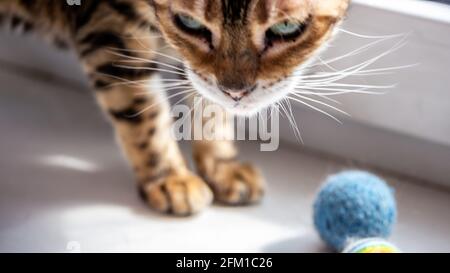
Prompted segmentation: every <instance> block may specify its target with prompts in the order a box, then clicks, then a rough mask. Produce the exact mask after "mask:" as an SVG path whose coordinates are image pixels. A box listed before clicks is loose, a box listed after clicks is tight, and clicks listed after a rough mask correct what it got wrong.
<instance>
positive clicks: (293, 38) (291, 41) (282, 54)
mask: <svg viewBox="0 0 450 273" xmlns="http://www.w3.org/2000/svg"><path fill="white" fill-rule="evenodd" d="M154 1H155V9H156V15H157V17H158V20H159V23H160V27H161V31H162V32H163V34H164V36H165V37H166V40H167V41H168V42H169V43H170V44H171V45H173V46H174V47H175V48H176V49H177V50H178V51H179V53H180V54H181V55H182V56H183V57H184V59H185V61H186V67H187V73H188V77H189V79H190V81H191V82H192V84H193V86H194V88H195V89H196V90H197V91H198V92H199V93H201V94H202V95H203V96H204V97H206V98H207V99H209V100H211V101H213V102H215V103H218V104H219V105H222V106H223V107H225V108H226V109H227V110H229V111H231V112H232V113H235V114H239V115H251V114H253V113H256V112H257V111H259V110H261V109H262V108H264V107H267V106H269V105H272V104H274V103H275V102H277V101H279V100H281V99H283V98H284V97H285V96H286V95H287V94H289V93H290V92H292V90H293V89H294V88H295V86H296V85H297V83H298V77H295V76H294V75H297V74H298V73H300V69H301V68H302V67H304V65H305V64H306V63H307V62H308V60H311V58H312V57H313V56H314V55H315V53H317V51H318V50H319V49H320V48H321V46H322V45H324V43H325V42H326V41H327V40H328V39H329V38H330V36H331V34H332V32H333V28H334V27H335V26H336V25H337V24H338V23H339V22H340V20H341V19H342V17H343V15H344V13H345V11H346V9H347V7H348V2H349V0H154Z"/></svg>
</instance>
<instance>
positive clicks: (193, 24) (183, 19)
mask: <svg viewBox="0 0 450 273" xmlns="http://www.w3.org/2000/svg"><path fill="white" fill-rule="evenodd" d="M177 18H178V21H179V23H181V24H182V25H183V26H184V27H186V28H188V29H192V30H201V29H204V28H205V26H204V25H203V24H202V23H200V22H199V21H197V20H195V19H194V18H192V17H191V16H189V15H181V14H180V15H177Z"/></svg>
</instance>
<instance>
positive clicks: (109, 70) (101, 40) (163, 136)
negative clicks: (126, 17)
mask: <svg viewBox="0 0 450 273" xmlns="http://www.w3.org/2000/svg"><path fill="white" fill-rule="evenodd" d="M139 35H141V36H139ZM144 35H145V36H150V35H151V34H149V33H141V34H135V35H133V36H131V35H130V36H128V37H126V36H127V34H126V32H125V31H124V32H122V33H121V35H118V34H114V33H113V32H111V31H110V30H109V28H107V29H105V30H99V29H97V30H92V31H87V32H86V33H85V34H84V35H81V34H80V35H78V36H79V38H78V41H79V42H78V44H77V48H78V51H79V54H80V56H81V59H82V63H83V65H84V69H85V71H86V72H87V75H88V76H89V78H90V80H91V82H92V85H93V87H94V89H95V94H96V97H97V99H98V102H99V104H100V106H101V108H102V109H103V110H104V112H105V113H106V114H107V115H108V116H109V117H110V120H111V122H112V124H113V126H114V128H115V131H116V134H117V138H118V140H119V142H120V144H121V146H122V147H123V150H124V152H125V155H126V157H127V158H128V159H129V161H130V163H131V165H132V167H133V168H134V170H135V173H136V177H137V180H138V183H139V188H140V191H141V193H142V194H143V196H144V197H145V199H146V200H147V201H148V203H149V205H150V206H151V207H152V208H154V209H156V210H158V211H161V212H167V213H173V214H175V215H189V214H192V213H195V212H198V211H200V210H201V209H203V208H204V207H206V206H208V205H209V204H210V203H211V202H212V198H213V196H212V192H211V190H210V188H209V187H208V185H207V184H206V183H205V182H204V181H203V180H202V179H201V178H199V177H198V176H197V175H195V174H193V173H191V172H190V171H189V170H188V168H187V165H186V162H185V161H184V159H183V157H182V155H181V152H180V150H179V147H178V144H177V142H176V141H175V140H174V139H173V138H172V136H171V134H170V126H171V123H172V118H171V115H170V109H169V107H170V106H169V103H168V101H167V99H166V96H165V91H164V90H163V88H162V86H163V85H164V82H163V81H164V80H162V79H161V78H160V76H159V74H158V73H157V71H156V70H157V69H158V68H157V67H156V65H155V63H154V62H152V60H155V57H156V55H155V54H156V53H155V52H154V51H153V49H154V48H156V47H157V42H156V40H154V39H142V38H135V37H144ZM115 48H119V50H116V49H115ZM144 59H145V60H147V61H145V60H144Z"/></svg>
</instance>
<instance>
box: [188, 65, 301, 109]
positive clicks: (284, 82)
mask: <svg viewBox="0 0 450 273" xmlns="http://www.w3.org/2000/svg"><path fill="white" fill-rule="evenodd" d="M187 71H188V72H187V74H188V78H189V80H190V82H191V83H192V86H193V87H194V89H195V90H196V91H197V92H198V93H199V94H200V95H201V96H202V97H203V98H205V99H207V100H209V101H211V102H213V103H215V104H218V105H220V106H222V107H223V108H225V109H226V110H227V111H228V112H230V113H232V114H235V115H238V116H253V115H255V114H257V113H258V112H259V111H261V110H262V109H265V108H268V107H271V106H274V105H276V104H277V103H278V102H279V101H281V100H283V99H285V98H286V97H287V96H288V94H289V93H290V92H292V91H293V90H294V89H295V82H293V81H292V80H291V78H290V77H282V78H280V79H277V80H275V81H261V80H260V81H258V82H257V83H256V84H255V85H254V86H252V87H251V88H249V90H247V91H246V94H243V95H242V96H240V97H239V98H238V99H237V97H236V96H237V95H236V94H231V93H227V92H224V90H223V89H221V88H219V87H218V84H217V83H216V81H215V80H214V79H213V77H208V76H205V75H201V74H199V73H197V72H195V71H193V70H191V69H187ZM250 91H251V92H250ZM244 92H245V91H244Z"/></svg>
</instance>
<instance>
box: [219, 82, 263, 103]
mask: <svg viewBox="0 0 450 273" xmlns="http://www.w3.org/2000/svg"><path fill="white" fill-rule="evenodd" d="M255 89H256V85H254V86H252V87H250V88H245V89H238V90H235V89H227V88H223V87H220V90H221V91H222V92H223V93H225V94H226V95H227V96H229V97H230V98H232V99H233V100H234V101H240V100H242V98H244V97H245V96H247V95H248V94H250V93H251V92H253V91H254V90H255Z"/></svg>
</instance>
